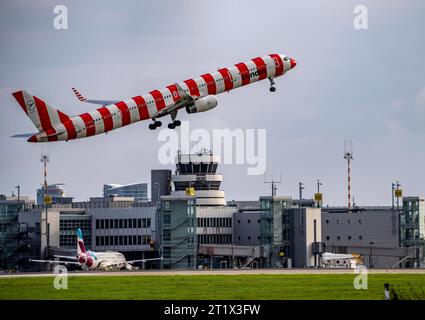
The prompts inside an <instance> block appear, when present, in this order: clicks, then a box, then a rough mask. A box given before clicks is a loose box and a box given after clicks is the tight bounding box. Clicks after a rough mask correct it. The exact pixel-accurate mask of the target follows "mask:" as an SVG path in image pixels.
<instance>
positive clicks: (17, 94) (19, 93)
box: [12, 91, 28, 114]
mask: <svg viewBox="0 0 425 320" xmlns="http://www.w3.org/2000/svg"><path fill="white" fill-rule="evenodd" d="M12 95H13V96H14V97H15V99H16V101H18V103H19V105H20V106H21V108H22V110H24V112H25V113H26V114H28V111H27V107H26V106H25V101H24V94H23V93H22V91H17V92H14V93H12Z"/></svg>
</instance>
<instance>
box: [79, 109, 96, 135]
mask: <svg viewBox="0 0 425 320" xmlns="http://www.w3.org/2000/svg"><path fill="white" fill-rule="evenodd" d="M80 118H81V119H83V122H84V125H85V126H86V137H90V136H94V134H95V133H96V126H95V125H94V122H93V118H92V116H91V115H90V114H89V113H87V112H86V113H83V114H81V115H80Z"/></svg>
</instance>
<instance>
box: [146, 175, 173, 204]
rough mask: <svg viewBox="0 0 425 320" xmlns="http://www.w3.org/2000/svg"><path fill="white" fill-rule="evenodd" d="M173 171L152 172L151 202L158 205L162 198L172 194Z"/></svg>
mask: <svg viewBox="0 0 425 320" xmlns="http://www.w3.org/2000/svg"><path fill="white" fill-rule="evenodd" d="M171 189H172V183H171V170H151V201H152V202H154V203H158V202H159V201H160V197H161V196H166V195H169V194H170V193H171Z"/></svg>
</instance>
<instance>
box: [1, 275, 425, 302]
mask: <svg viewBox="0 0 425 320" xmlns="http://www.w3.org/2000/svg"><path fill="white" fill-rule="evenodd" d="M354 277H355V275H354V274H316V275H312V274H300V275H294V274H288V275H196V276H187V275H178V276H171V275H166V276H125V275H123V276H84V277H78V276H72V275H71V276H69V278H68V289H67V290H57V289H54V288H53V278H52V277H23V278H1V277H0V299H1V300H5V299H19V300H20V299H114V300H115V299H142V300H147V299H148V300H161V299H167V300H173V299H175V300H178V299H189V300H191V299H212V300H215V299H224V300H227V299H241V300H248V299H252V300H257V299H272V300H279V299H329V300H335V299H343V300H346V299H378V300H380V299H383V290H384V283H386V282H388V283H390V285H391V287H394V288H396V290H397V293H398V295H399V298H401V299H425V276H424V275H423V274H422V275H421V274H369V275H368V289H367V290H356V289H354V287H353V281H354Z"/></svg>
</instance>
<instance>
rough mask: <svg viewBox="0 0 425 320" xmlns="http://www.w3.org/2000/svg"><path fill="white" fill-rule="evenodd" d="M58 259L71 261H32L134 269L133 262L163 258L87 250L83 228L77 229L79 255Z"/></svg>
mask: <svg viewBox="0 0 425 320" xmlns="http://www.w3.org/2000/svg"><path fill="white" fill-rule="evenodd" d="M54 257H55V258H57V259H67V260H69V261H59V260H34V259H30V262H40V263H50V264H63V265H79V266H81V267H82V269H83V270H121V269H127V270H132V269H133V268H134V267H133V264H134V263H136V262H145V261H153V260H161V259H162V258H154V259H140V260H131V261H127V260H126V259H125V257H124V255H123V254H122V253H120V252H114V251H106V252H94V251H90V250H89V251H86V247H85V246H84V240H83V234H82V232H81V229H79V228H78V229H77V256H59V255H55V256H54Z"/></svg>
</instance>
